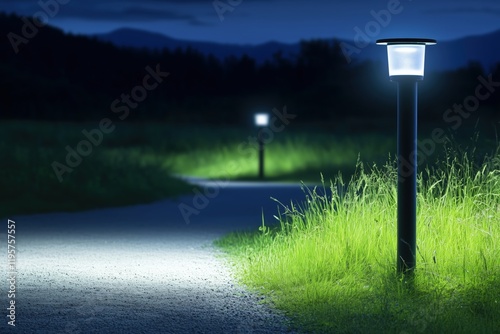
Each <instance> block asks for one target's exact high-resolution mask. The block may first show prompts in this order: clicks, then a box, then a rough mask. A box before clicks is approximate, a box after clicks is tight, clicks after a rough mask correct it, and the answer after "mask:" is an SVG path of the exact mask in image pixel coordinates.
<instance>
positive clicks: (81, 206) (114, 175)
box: [0, 122, 192, 217]
mask: <svg viewBox="0 0 500 334" xmlns="http://www.w3.org/2000/svg"><path fill="white" fill-rule="evenodd" d="M96 127H97V125H96V124H66V123H61V124H58V123H55V124H52V123H34V122H4V123H1V124H0V154H1V156H2V159H1V160H0V189H2V192H0V201H1V203H2V205H1V206H0V217H7V216H10V217H11V216H12V215H15V214H30V213H42V212H53V211H76V210H85V209H94V208H99V207H112V206H122V205H129V204H138V203H145V202H151V201H154V200H159V199H163V198H165V197H174V196H177V195H179V194H182V193H185V192H188V191H191V189H192V186H190V185H188V184H186V183H184V182H182V181H180V180H178V179H176V178H173V177H171V176H170V174H171V169H170V167H169V165H168V163H167V159H166V158H165V154H163V153H162V150H163V149H164V148H163V147H162V146H161V143H160V144H159V145H156V144H155V145H150V141H153V140H155V134H154V133H153V134H147V133H146V131H147V130H146V129H145V128H141V127H131V126H123V127H120V128H117V129H116V130H115V132H113V133H111V134H107V135H104V136H103V141H102V143H101V145H98V146H94V147H93V149H92V153H91V154H89V155H88V156H86V157H83V158H82V161H81V163H80V164H79V165H78V166H76V167H74V168H72V171H71V172H66V173H63V174H62V176H61V177H62V182H60V180H59V179H58V178H57V176H56V173H55V172H54V169H53V167H52V164H53V162H54V161H57V162H60V163H61V164H65V165H66V162H65V160H66V155H67V151H66V149H65V147H66V146H67V145H69V146H71V147H72V148H73V149H76V147H77V145H78V143H79V142H80V141H81V140H86V137H84V136H83V134H82V132H81V131H82V130H83V129H88V130H89V131H90V130H91V129H94V128H96Z"/></svg>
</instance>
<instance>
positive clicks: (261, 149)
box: [257, 131, 264, 180]
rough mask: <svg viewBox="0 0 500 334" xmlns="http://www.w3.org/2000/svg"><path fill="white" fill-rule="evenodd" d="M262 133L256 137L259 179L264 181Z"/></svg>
mask: <svg viewBox="0 0 500 334" xmlns="http://www.w3.org/2000/svg"><path fill="white" fill-rule="evenodd" d="M261 133H262V131H259V134H258V135H257V137H258V141H259V179H261V180H263V179H264V141H263V140H262V134H261Z"/></svg>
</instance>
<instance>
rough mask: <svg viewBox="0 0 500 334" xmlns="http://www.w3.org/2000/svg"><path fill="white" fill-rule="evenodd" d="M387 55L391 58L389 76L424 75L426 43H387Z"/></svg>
mask: <svg viewBox="0 0 500 334" xmlns="http://www.w3.org/2000/svg"><path fill="white" fill-rule="evenodd" d="M387 56H388V58H389V59H388V61H389V76H391V77H392V76H395V75H415V76H420V77H423V76H424V66H425V45H424V44H393V45H391V44H389V45H387Z"/></svg>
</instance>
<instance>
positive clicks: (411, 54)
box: [377, 38, 436, 275]
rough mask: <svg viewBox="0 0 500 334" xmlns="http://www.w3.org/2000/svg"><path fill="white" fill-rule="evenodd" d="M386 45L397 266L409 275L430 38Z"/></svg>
mask: <svg viewBox="0 0 500 334" xmlns="http://www.w3.org/2000/svg"><path fill="white" fill-rule="evenodd" d="M377 44H378V45H387V56H388V61H389V77H390V79H391V81H395V82H396V83H397V89H398V102H397V104H398V200H397V201H398V250H397V254H398V255H397V270H398V272H399V273H404V274H410V275H412V274H413V272H414V269H415V265H416V242H417V82H418V81H420V80H423V79H424V65H425V46H426V45H433V44H436V41H435V40H433V39H419V38H393V39H379V40H378V41H377Z"/></svg>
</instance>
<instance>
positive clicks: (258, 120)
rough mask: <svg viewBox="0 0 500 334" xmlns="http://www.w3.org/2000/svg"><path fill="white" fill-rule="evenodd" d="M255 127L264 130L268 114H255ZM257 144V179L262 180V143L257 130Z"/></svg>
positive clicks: (260, 135) (260, 133) (260, 132)
mask: <svg viewBox="0 0 500 334" xmlns="http://www.w3.org/2000/svg"><path fill="white" fill-rule="evenodd" d="M255 125H256V126H257V127H259V128H264V127H266V126H268V125H269V114H268V113H257V114H255ZM257 140H258V142H259V179H264V141H263V140H262V131H260V130H259V133H258V135H257Z"/></svg>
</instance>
